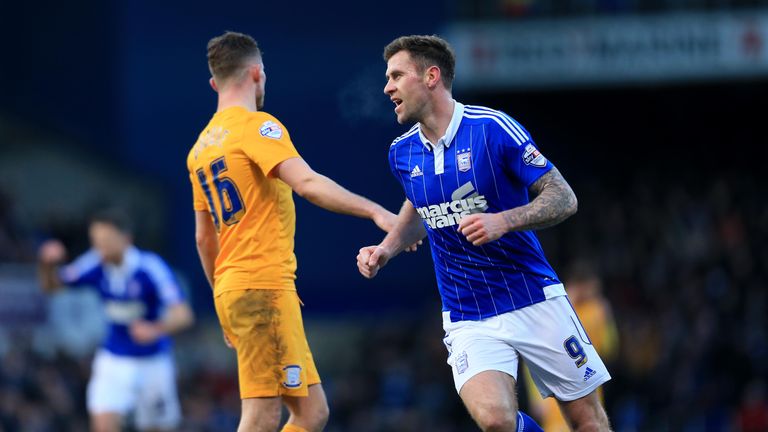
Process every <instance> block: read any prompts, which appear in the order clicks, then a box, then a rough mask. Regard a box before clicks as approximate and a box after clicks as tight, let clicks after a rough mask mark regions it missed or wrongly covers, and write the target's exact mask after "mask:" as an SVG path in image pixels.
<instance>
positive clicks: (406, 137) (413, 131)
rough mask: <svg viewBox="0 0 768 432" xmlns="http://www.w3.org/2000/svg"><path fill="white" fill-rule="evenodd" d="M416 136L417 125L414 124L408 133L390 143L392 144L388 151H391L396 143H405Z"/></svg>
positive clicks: (417, 132)
mask: <svg viewBox="0 0 768 432" xmlns="http://www.w3.org/2000/svg"><path fill="white" fill-rule="evenodd" d="M418 134H419V124H418V123H416V124H415V125H413V126H411V128H410V129H408V132H406V133H404V134H402V135H400V136H399V137H397V138H395V139H394V141H392V144H390V145H389V150H390V151H392V149H394V148H395V146H396V145H397V144H398V143H402V142H407V141H408V140H409V139H410V138H413V137H414V136H418Z"/></svg>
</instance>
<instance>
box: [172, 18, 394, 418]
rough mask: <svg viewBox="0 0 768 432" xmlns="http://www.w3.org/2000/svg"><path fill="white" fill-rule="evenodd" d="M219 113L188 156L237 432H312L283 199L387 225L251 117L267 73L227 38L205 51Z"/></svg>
mask: <svg viewBox="0 0 768 432" xmlns="http://www.w3.org/2000/svg"><path fill="white" fill-rule="evenodd" d="M208 66H209V68H210V71H211V74H212V75H213V77H212V78H211V80H210V84H211V86H212V87H213V89H214V90H215V91H216V92H217V93H218V107H217V110H216V114H214V116H213V118H212V119H211V120H210V123H208V125H207V126H206V127H205V129H204V130H203V131H202V133H201V134H200V137H199V139H198V141H197V142H196V143H195V145H194V146H193V147H192V150H191V151H190V152H189V156H188V158H187V166H188V168H189V173H190V180H191V181H192V187H193V195H194V209H195V221H196V238H197V245H198V251H199V253H200V259H201V261H202V265H203V269H204V271H205V274H206V276H207V277H208V281H209V282H210V284H211V287H213V291H214V292H213V294H214V297H215V305H216V312H217V314H218V316H219V320H220V322H221V325H222V328H223V330H224V334H225V338H226V340H227V341H228V343H229V344H231V346H233V347H234V348H235V350H236V351H237V363H238V376H239V381H240V397H241V399H242V417H241V419H240V427H239V429H238V430H239V431H241V432H254V431H274V430H276V429H277V427H278V426H279V424H280V414H281V402H282V403H284V404H285V405H286V406H287V407H288V411H289V412H290V417H289V419H288V422H287V424H286V425H285V426H284V428H283V431H287V432H288V431H289V432H300V431H319V430H321V429H322V428H323V427H324V425H325V423H326V421H327V418H328V405H327V402H326V398H325V393H324V391H323V388H322V386H321V384H320V377H319V376H318V372H317V368H316V367H315V363H314V360H313V358H312V354H311V352H310V350H309V345H308V343H307V340H306V337H305V334H304V325H303V323H302V318H301V310H300V308H299V304H300V301H299V298H298V296H297V295H296V287H295V283H294V280H295V279H296V256H295V255H294V253H293V247H294V233H295V218H296V215H295V209H294V204H293V195H292V192H294V191H295V192H296V193H298V194H299V195H300V196H302V197H304V198H306V199H307V200H309V201H310V202H312V203H313V204H315V205H318V206H320V207H322V208H325V209H327V210H330V211H333V212H337V213H344V214H349V215H354V216H358V217H363V218H369V219H372V220H373V221H374V222H375V223H376V225H378V226H379V227H380V228H382V229H384V230H389V229H391V227H392V226H393V225H394V222H395V220H396V216H395V215H394V214H392V213H390V212H389V211H387V210H385V209H384V208H382V207H381V206H379V205H378V204H376V203H374V202H371V201H369V200H367V199H365V198H363V197H361V196H358V195H355V194H353V193H351V192H349V191H347V190H346V189H344V188H342V187H341V186H339V185H338V184H336V183H335V182H334V181H333V180H331V179H329V178H327V177H325V176H323V175H320V174H318V173H316V172H315V171H313V170H312V169H311V168H310V167H309V166H308V165H307V163H306V162H305V161H304V160H303V159H302V158H301V157H300V156H299V154H298V152H297V151H296V149H295V148H294V146H293V143H292V142H291V138H290V136H289V134H288V130H286V128H285V126H283V124H282V123H280V121H278V120H277V119H276V118H275V117H273V116H272V115H270V114H267V113H265V112H262V111H261V109H262V108H263V106H264V94H265V83H266V79H267V76H266V74H265V72H264V63H263V61H262V57H261V52H260V50H259V47H258V45H257V43H256V41H254V40H253V38H251V37H250V36H248V35H244V34H241V33H234V32H227V33H225V34H223V35H222V36H218V37H215V38H213V39H211V41H210V42H209V43H208Z"/></svg>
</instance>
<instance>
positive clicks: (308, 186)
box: [293, 177, 317, 202]
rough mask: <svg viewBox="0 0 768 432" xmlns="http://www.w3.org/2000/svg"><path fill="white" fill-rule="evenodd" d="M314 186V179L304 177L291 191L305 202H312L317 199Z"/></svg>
mask: <svg viewBox="0 0 768 432" xmlns="http://www.w3.org/2000/svg"><path fill="white" fill-rule="evenodd" d="M315 184H316V182H315V177H306V178H304V179H302V180H301V181H299V182H296V184H294V185H293V191H294V192H296V194H297V195H299V196H300V197H302V198H304V199H305V200H307V201H309V202H314V201H315V199H316V198H317V193H316V191H315V187H314V185H315Z"/></svg>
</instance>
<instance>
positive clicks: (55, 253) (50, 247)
mask: <svg viewBox="0 0 768 432" xmlns="http://www.w3.org/2000/svg"><path fill="white" fill-rule="evenodd" d="M38 255H39V263H38V266H37V276H38V280H39V281H40V287H41V288H42V289H43V292H45V293H46V294H50V293H53V292H55V291H56V290H58V289H59V288H61V286H62V285H63V284H62V282H61V279H60V278H59V273H58V270H59V266H60V265H61V263H62V262H64V259H65V258H66V256H67V251H66V249H65V248H64V245H63V244H62V243H61V242H60V241H58V240H48V241H46V242H45V243H43V245H42V246H40V251H39V253H38Z"/></svg>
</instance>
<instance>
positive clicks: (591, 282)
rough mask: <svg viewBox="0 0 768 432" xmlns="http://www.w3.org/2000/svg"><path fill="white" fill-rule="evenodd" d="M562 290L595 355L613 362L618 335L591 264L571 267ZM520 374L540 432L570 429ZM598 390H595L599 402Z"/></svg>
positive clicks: (550, 402)
mask: <svg viewBox="0 0 768 432" xmlns="http://www.w3.org/2000/svg"><path fill="white" fill-rule="evenodd" d="M565 287H566V290H567V291H568V297H569V298H570V300H571V302H572V303H573V309H574V310H575V311H576V315H577V316H578V317H579V320H580V321H581V324H582V325H583V326H584V330H585V331H586V332H587V334H588V335H589V339H590V340H591V341H592V344H594V346H595V349H596V350H597V352H598V354H600V357H601V358H603V359H605V361H606V362H608V361H611V360H613V359H614V358H615V357H616V355H617V353H618V346H619V336H618V335H619V333H618V330H617V328H616V322H615V321H614V319H613V313H612V311H611V305H610V304H609V303H608V300H607V299H606V298H605V296H604V295H603V293H602V282H601V280H600V277H599V276H598V274H597V273H596V272H595V270H594V269H593V268H592V265H590V264H589V263H587V262H576V263H574V264H572V265H571V268H570V271H569V273H568V275H567V278H566V280H565ZM524 374H525V377H526V379H525V383H526V386H527V389H528V403H529V404H530V406H531V410H532V412H534V413H536V414H537V416H538V417H539V420H540V423H541V427H542V429H544V430H545V431H547V432H550V431H551V432H568V431H569V430H570V429H569V428H568V425H567V423H566V422H565V419H563V416H562V414H561V413H560V410H559V409H558V407H557V401H556V400H555V398H547V399H542V397H541V396H540V395H539V393H538V391H537V390H536V386H535V385H534V383H533V379H532V378H531V375H530V373H529V372H528V369H527V367H526V369H525V371H524ZM602 390H603V389H602V388H600V389H598V397H599V398H600V399H601V402H602V399H603V392H602Z"/></svg>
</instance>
